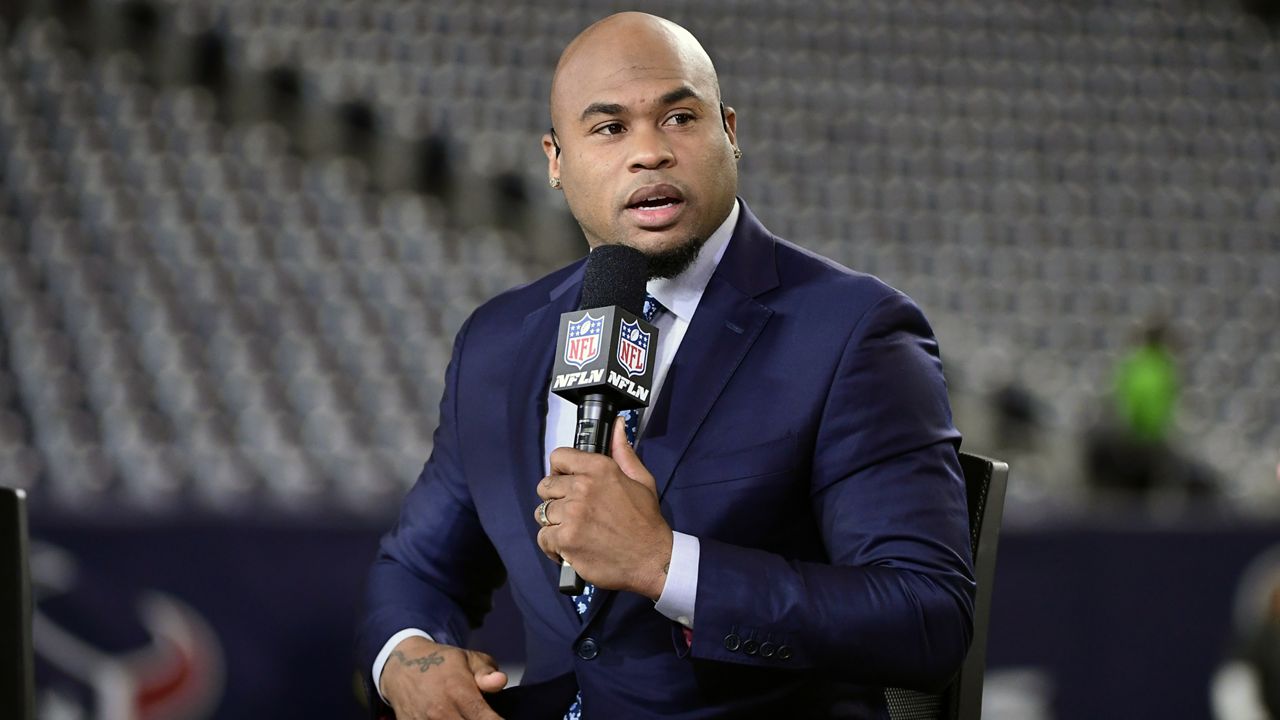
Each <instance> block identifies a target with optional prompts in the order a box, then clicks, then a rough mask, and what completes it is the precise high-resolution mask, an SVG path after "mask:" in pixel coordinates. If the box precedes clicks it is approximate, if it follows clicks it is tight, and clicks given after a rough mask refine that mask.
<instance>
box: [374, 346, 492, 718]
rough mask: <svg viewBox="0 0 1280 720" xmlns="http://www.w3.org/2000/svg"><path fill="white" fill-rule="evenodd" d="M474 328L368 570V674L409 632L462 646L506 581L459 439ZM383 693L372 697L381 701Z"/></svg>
mask: <svg viewBox="0 0 1280 720" xmlns="http://www.w3.org/2000/svg"><path fill="white" fill-rule="evenodd" d="M468 325H469V322H468V324H464V325H463V327H462V329H461V330H460V331H459V332H458V337H457V339H456V340H455V342H454V349H453V357H452V359H451V360H450V362H449V369H448V371H447V372H446V374H445V390H444V396H443V399H442V400H441V402H440V424H439V426H438V427H437V429H436V432H435V435H434V445H433V448H432V452H431V457H430V459H428V460H427V464H426V466H425V467H424V468H423V470H422V473H421V475H419V477H418V480H417V482H416V483H415V484H414V486H413V488H412V489H411V490H410V491H409V493H408V495H407V496H406V498H405V500H404V502H403V503H402V506H401V512H400V518H399V522H398V523H397V525H396V527H395V528H394V529H393V530H392V531H391V532H389V533H387V534H386V535H385V536H384V537H383V538H382V542H381V544H380V546H379V550H378V554H377V557H376V558H375V560H374V562H373V566H372V568H371V569H370V571H369V579H368V585H367V589H366V593H365V614H364V620H363V623H362V625H361V627H360V631H359V639H358V646H359V653H358V654H359V662H360V668H361V670H362V671H363V672H362V675H364V676H368V674H369V669H370V668H371V667H372V666H373V660H374V657H375V656H376V655H377V653H378V651H379V650H380V649H381V648H382V645H383V644H384V643H386V641H387V640H388V639H389V638H390V637H391V636H392V635H394V634H395V633H397V632H399V631H400V630H404V629H405V628H410V627H413V628H419V629H421V630H425V631H426V632H428V633H429V634H430V635H431V637H432V638H433V639H434V640H435V641H436V642H439V643H444V644H448V645H456V646H463V645H464V644H465V643H466V641H467V638H468V635H469V633H470V630H471V628H474V627H476V626H477V625H479V624H480V621H481V620H482V619H483V618H484V615H485V614H486V613H487V612H488V611H489V609H490V608H491V606H492V605H491V603H492V595H493V590H494V589H495V588H496V587H497V586H498V585H500V584H501V583H502V581H503V580H504V579H505V571H504V570H503V566H502V563H501V560H500V559H499V557H498V554H497V552H496V551H495V550H494V548H493V545H492V544H491V543H490V542H489V539H488V537H487V536H486V535H485V533H484V530H483V529H482V528H481V526H480V520H479V517H478V516H477V514H476V508H475V505H474V503H473V502H472V499H471V495H470V492H469V490H468V488H467V484H466V482H465V478H464V471H463V468H462V465H461V459H460V454H459V446H458V437H457V407H458V403H459V395H460V393H461V390H460V388H459V376H460V375H461V373H462V370H461V367H460V366H461V364H462V362H461V358H462V356H463V348H464V345H465V337H466V332H467V327H468ZM377 698H378V695H377V693H376V692H371V693H370V700H371V701H373V702H375V703H376V701H377Z"/></svg>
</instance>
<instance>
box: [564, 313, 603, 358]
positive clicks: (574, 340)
mask: <svg viewBox="0 0 1280 720" xmlns="http://www.w3.org/2000/svg"><path fill="white" fill-rule="evenodd" d="M603 332H604V318H603V317H592V316H591V315H590V314H587V315H583V316H582V319H581V320H577V321H575V322H571V323H569V333H568V338H567V339H566V340H565V343H564V361H565V362H567V363H569V364H570V365H572V366H574V367H576V368H579V369H581V368H582V366H583V365H586V364H587V363H589V362H591V361H592V360H595V359H596V358H598V357H600V336H601V334H603Z"/></svg>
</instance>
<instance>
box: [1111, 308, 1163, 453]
mask: <svg viewBox="0 0 1280 720" xmlns="http://www.w3.org/2000/svg"><path fill="white" fill-rule="evenodd" d="M1167 335H1168V333H1167V331H1166V329H1165V326H1164V325H1163V324H1153V325H1151V326H1150V327H1149V328H1148V329H1147V330H1146V332H1145V333H1144V337H1143V343H1142V345H1141V346H1139V347H1138V348H1137V349H1135V350H1134V351H1133V352H1132V353H1130V354H1129V355H1128V356H1127V357H1125V358H1124V360H1122V361H1121V362H1120V366H1119V367H1118V368H1117V370H1116V376H1115V401H1116V413H1117V415H1118V416H1119V418H1120V421H1121V423H1122V424H1123V426H1124V428H1125V430H1126V431H1128V433H1129V434H1130V435H1131V436H1132V439H1133V440H1136V441H1138V442H1141V443H1161V442H1164V440H1165V439H1166V438H1167V437H1168V436H1169V431H1170V429H1171V428H1172V427H1173V423H1174V413H1175V412H1176V410H1177V405H1178V371H1177V368H1176V367H1175V366H1174V360H1173V353H1172V352H1171V351H1170V349H1169V344H1168V342H1167V339H1166V338H1167Z"/></svg>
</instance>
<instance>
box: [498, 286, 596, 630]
mask: <svg viewBox="0 0 1280 720" xmlns="http://www.w3.org/2000/svg"><path fill="white" fill-rule="evenodd" d="M581 284H582V271H581V269H579V270H578V271H577V272H575V273H573V274H572V275H571V276H570V277H569V278H568V279H567V280H565V282H563V283H561V284H560V285H559V286H557V287H556V289H554V290H552V291H551V293H550V302H548V303H547V304H546V305H543V306H542V307H540V308H538V309H537V310H534V311H533V312H531V313H529V315H528V316H526V317H525V319H524V324H523V325H522V327H521V330H520V338H519V343H518V344H517V345H516V346H515V347H516V348H541V350H538V351H537V352H536V353H535V354H534V355H533V362H531V363H528V364H526V365H524V369H523V371H520V369H519V367H520V366H519V364H518V363H513V364H512V369H513V373H512V378H511V388H510V398H509V400H508V402H509V407H510V408H511V412H510V413H509V417H510V423H511V424H510V427H509V433H510V434H509V437H510V438H511V440H512V448H511V452H512V461H513V465H512V467H513V469H514V475H515V477H514V482H513V484H514V485H515V491H516V492H515V496H516V498H515V499H516V516H517V517H518V518H519V520H520V521H521V522H523V523H524V525H525V530H526V532H527V534H528V536H529V551H530V553H531V556H532V557H531V562H534V563H536V566H537V567H540V568H541V569H542V572H543V574H544V575H545V576H546V580H547V584H548V586H549V590H550V591H552V592H555V593H556V594H557V595H558V594H559V592H558V587H559V584H560V573H559V567H558V566H556V565H555V564H554V563H552V562H551V561H550V560H548V559H547V557H546V556H545V555H543V554H542V550H541V549H540V548H539V547H538V530H539V529H540V528H539V527H538V523H537V521H536V520H535V519H534V517H533V510H534V508H536V507H537V506H538V503H540V502H542V499H541V498H539V497H538V492H537V486H538V481H539V480H540V479H541V478H542V476H543V472H544V467H543V460H544V458H543V457H542V452H543V446H544V439H543V434H544V433H545V432H546V429H545V425H546V419H547V384H548V382H550V378H551V362H552V359H553V357H554V355H555V339H556V331H557V329H558V327H559V321H560V315H561V313H565V312H568V311H570V310H573V309H574V308H575V307H577V303H578V299H577V298H578V294H579V293H578V292H577V290H578V289H579V288H580V287H581ZM557 604H558V605H560V606H561V608H562V610H563V611H564V613H565V615H566V617H567V618H569V619H571V620H572V621H573V622H574V624H577V623H578V616H577V613H576V612H575V611H574V609H573V604H572V603H571V602H569V601H568V599H567V598H565V599H564V601H563V602H559V603H557Z"/></svg>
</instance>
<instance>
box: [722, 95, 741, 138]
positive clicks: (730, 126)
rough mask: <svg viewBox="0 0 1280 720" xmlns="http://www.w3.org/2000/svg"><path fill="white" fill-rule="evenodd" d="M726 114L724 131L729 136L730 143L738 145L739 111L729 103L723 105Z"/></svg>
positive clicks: (723, 111) (723, 112)
mask: <svg viewBox="0 0 1280 720" xmlns="http://www.w3.org/2000/svg"><path fill="white" fill-rule="evenodd" d="M721 107H722V108H723V110H722V114H723V116H724V132H725V134H726V135H728V136H729V144H730V145H732V146H734V147H738V113H737V112H735V111H734V109H733V108H731V107H729V106H728V105H723V104H722V105H721Z"/></svg>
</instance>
